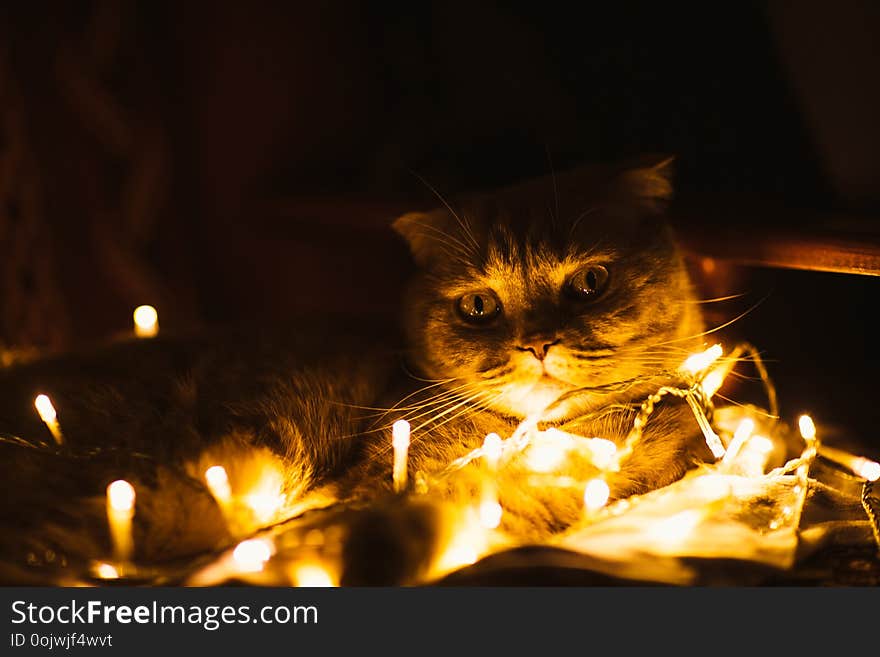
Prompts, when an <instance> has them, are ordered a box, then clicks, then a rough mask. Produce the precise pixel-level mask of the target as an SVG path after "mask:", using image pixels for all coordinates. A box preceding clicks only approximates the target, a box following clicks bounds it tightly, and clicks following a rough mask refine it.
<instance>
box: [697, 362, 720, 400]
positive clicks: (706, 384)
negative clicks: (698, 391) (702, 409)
mask: <svg viewBox="0 0 880 657" xmlns="http://www.w3.org/2000/svg"><path fill="white" fill-rule="evenodd" d="M722 383H724V372H722V371H721V369H720V368H719V369H714V370H712V371H711V372H709V373H708V374H707V375H706V376H705V377H703V381H702V382H701V383H700V385H701V386H702V388H703V392H705V393H706V396H707V397H709V398H711V397H712V396H713V395H714V394H715V393H716V392H718V389H719V388H720V387H721V384H722Z"/></svg>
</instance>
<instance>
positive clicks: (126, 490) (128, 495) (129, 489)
mask: <svg viewBox="0 0 880 657" xmlns="http://www.w3.org/2000/svg"><path fill="white" fill-rule="evenodd" d="M134 500H135V492H134V486H132V485H131V484H130V483H128V482H127V481H125V479H117V480H116V481H114V482H113V483H111V484H110V485H108V486H107V504H109V505H110V508H112V509H113V510H114V511H121V512H124V513H130V512H131V511H132V510H133V509H134Z"/></svg>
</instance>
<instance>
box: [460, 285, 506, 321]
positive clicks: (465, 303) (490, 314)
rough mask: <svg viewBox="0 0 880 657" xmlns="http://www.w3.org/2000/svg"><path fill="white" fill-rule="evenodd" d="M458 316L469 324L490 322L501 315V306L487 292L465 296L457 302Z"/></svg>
mask: <svg viewBox="0 0 880 657" xmlns="http://www.w3.org/2000/svg"><path fill="white" fill-rule="evenodd" d="M457 308H458V314H459V315H461V318H462V319H464V320H465V321H466V322H470V323H471V324H485V323H487V322H491V321H492V320H493V319H495V318H496V317H497V316H498V315H499V314H500V313H501V304H500V303H499V302H498V300H497V299H496V298H495V296H494V295H493V294H491V293H489V292H475V293H471V294H465V295H464V296H463V297H461V298H460V299H459V300H458V304H457Z"/></svg>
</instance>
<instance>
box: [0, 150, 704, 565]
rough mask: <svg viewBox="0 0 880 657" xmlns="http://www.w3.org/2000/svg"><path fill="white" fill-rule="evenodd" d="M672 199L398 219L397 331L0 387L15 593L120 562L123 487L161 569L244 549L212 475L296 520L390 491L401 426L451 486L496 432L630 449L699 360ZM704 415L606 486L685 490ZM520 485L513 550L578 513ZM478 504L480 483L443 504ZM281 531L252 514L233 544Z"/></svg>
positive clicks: (21, 376) (582, 185) (507, 498)
mask: <svg viewBox="0 0 880 657" xmlns="http://www.w3.org/2000/svg"><path fill="white" fill-rule="evenodd" d="M671 191H672V187H671V183H670V163H669V162H668V161H659V162H654V163H649V164H642V165H639V166H636V167H629V168H617V169H607V168H606V169H595V170H591V171H586V172H585V171H580V172H573V173H569V174H564V175H558V176H552V177H548V178H546V179H542V180H538V181H534V182H532V183H529V184H527V185H520V186H517V187H514V188H510V189H505V190H500V191H498V192H495V193H492V194H487V195H484V196H478V197H470V198H467V199H463V200H461V201H459V202H457V203H456V204H455V208H454V209H453V207H452V206H449V205H446V206H445V207H441V208H439V209H437V210H434V211H432V212H428V213H414V214H408V215H405V216H403V217H400V218H399V219H397V220H396V221H395V222H394V224H393V227H394V229H395V230H396V231H397V233H399V234H400V235H401V236H402V237H403V238H404V239H405V240H406V242H407V243H408V245H409V247H410V250H411V252H412V255H413V259H414V261H415V264H416V266H417V271H416V273H415V275H414V277H413V280H412V281H411V283H410V286H409V288H408V290H407V292H406V294H405V295H404V297H403V299H402V300H401V304H400V307H401V318H400V321H399V323H397V322H394V321H391V322H389V324H388V325H386V326H378V325H377V326H367V325H362V324H359V325H357V326H355V327H353V328H350V329H349V330H348V331H345V330H342V329H341V328H340V327H339V326H338V325H336V326H333V325H330V326H320V325H317V324H315V325H313V326H311V327H306V326H304V325H300V326H297V327H295V328H293V329H291V330H290V331H289V332H287V333H286V334H285V333H282V335H281V336H280V337H279V336H278V335H277V334H276V335H272V336H269V335H265V334H263V333H262V332H254V331H247V332H245V333H243V334H234V335H231V336H230V335H227V336H225V337H212V336H202V337H200V338H195V339H190V340H184V339H177V340H165V339H159V340H150V341H137V342H134V343H124V344H117V345H113V346H111V347H107V348H103V349H100V350H98V351H97V352H93V353H88V354H79V355H70V356H65V357H63V358H57V359H51V360H44V361H38V362H35V363H31V364H29V365H25V366H20V367H16V368H13V369H9V370H7V371H4V372H2V374H0V392H2V399H0V434H2V435H3V436H4V440H2V441H0V451H2V459H0V499H2V510H0V511H2V513H0V536H2V538H0V559H2V563H3V566H2V567H3V571H2V572H0V577H2V578H3V579H4V580H5V581H7V582H11V581H39V580H40V577H43V576H48V575H51V574H52V573H56V574H57V573H58V572H59V571H61V572H65V569H76V568H83V567H84V566H85V565H86V564H87V563H88V561H89V559H91V558H94V557H95V555H101V554H107V553H108V545H109V539H108V534H107V529H106V521H105V518H104V498H103V493H104V489H105V487H106V485H107V483H108V482H109V481H112V480H113V479H117V478H121V477H124V478H126V479H129V480H130V481H132V482H133V483H134V484H135V486H136V489H137V491H138V506H137V515H136V517H135V545H136V546H137V554H136V558H137V560H138V561H140V562H142V563H158V562H169V561H171V560H174V559H185V558H189V557H191V556H193V555H197V554H200V553H202V552H205V551H207V550H212V549H216V548H218V547H221V546H224V545H227V544H229V542H230V541H231V540H232V533H234V529H230V528H228V527H227V526H226V524H225V523H224V522H223V519H222V516H221V514H220V511H219V509H218V506H217V504H216V503H215V502H214V499H213V498H212V497H211V495H210V494H209V492H208V490H207V488H206V487H205V485H204V483H203V480H202V473H203V472H204V471H205V468H207V467H208V466H210V465H213V464H216V463H222V464H224V465H225V466H226V468H227V470H228V471H229V476H230V481H231V484H232V487H233V492H234V493H236V494H238V495H247V494H249V491H250V492H251V493H252V492H253V491H252V490H251V488H252V487H254V486H256V487H259V486H264V487H265V486H266V485H268V486H269V489H268V490H260V491H257V493H258V494H266V495H270V496H281V497H282V498H283V500H285V503H284V506H283V513H284V514H286V515H289V514H291V513H297V512H300V511H303V510H305V509H307V508H311V507H315V506H321V505H326V504H330V503H332V502H335V501H348V502H353V503H359V504H362V503H368V502H369V501H370V500H374V499H376V498H379V497H381V496H384V495H389V494H390V493H391V479H392V478H391V464H392V460H391V449H390V426H391V424H392V423H393V422H394V421H395V420H397V419H400V418H405V419H408V420H409V421H410V423H411V426H412V429H413V433H412V437H413V442H412V445H411V448H410V469H411V471H412V472H414V473H415V472H423V473H434V472H437V471H439V470H441V469H442V468H443V467H444V466H446V465H447V464H448V463H449V462H451V461H453V460H454V459H456V458H458V457H460V456H462V455H464V454H466V453H467V452H468V451H470V450H471V449H474V448H476V447H478V446H479V445H480V444H481V442H482V439H483V437H484V436H485V435H486V434H487V433H489V432H496V433H498V434H500V435H501V436H509V435H510V434H511V433H512V432H513V430H514V429H515V427H516V426H517V425H518V424H519V423H520V421H521V420H523V419H524V418H525V417H526V416H531V417H539V416H540V420H541V422H542V423H543V425H544V426H558V427H560V428H563V429H565V430H567V431H571V432H572V433H576V434H579V435H584V436H601V437H604V438H607V439H610V440H614V441H617V442H620V441H622V440H623V438H624V437H625V436H626V434H627V432H628V430H629V429H630V427H631V426H632V420H633V417H634V414H635V412H636V409H637V407H638V403H639V402H640V401H641V400H642V399H643V398H644V397H645V396H647V395H648V394H650V393H651V392H653V391H655V390H656V389H657V388H658V387H660V386H661V385H663V384H664V383H666V382H668V381H669V380H670V377H671V376H673V374H672V373H673V372H674V371H675V370H676V368H677V367H678V366H679V365H680V363H681V362H682V360H683V358H684V357H685V356H686V355H687V354H688V353H691V352H693V351H694V350H696V349H698V348H700V346H701V345H702V342H701V338H700V335H701V332H702V329H703V325H702V319H701V317H700V314H699V310H698V308H699V306H698V305H697V304H695V303H694V294H693V291H692V285H691V282H690V280H689V279H688V276H687V273H686V270H685V266H684V263H683V260H682V257H681V254H680V252H679V250H678V248H677V247H676V244H675V241H674V239H673V236H672V235H671V233H670V231H669V229H668V228H667V227H666V225H665V223H664V221H663V212H664V209H665V206H666V202H667V201H668V199H669V198H670V195H671ZM398 327H399V328H398ZM38 393H47V394H49V395H50V397H51V398H52V399H53V401H54V402H55V405H56V407H57V408H58V411H59V420H60V421H61V426H62V428H63V432H64V435H63V438H64V445H63V446H62V447H61V448H58V449H55V448H52V447H42V448H34V447H33V445H37V444H39V443H42V444H44V445H47V446H51V444H52V438H51V436H50V435H49V434H48V432H47V430H46V427H45V426H44V425H43V424H42V423H41V422H40V420H39V418H38V417H37V416H36V414H35V413H33V411H32V408H33V407H32V403H33V399H34V396H35V395H36V394H38ZM689 413H690V412H689V411H688V410H687V408H686V407H684V406H683V405H682V404H680V403H677V402H675V401H664V402H663V403H661V404H660V405H658V411H657V413H656V414H655V416H654V417H653V418H652V421H651V423H649V425H648V426H647V429H646V433H645V438H644V440H643V441H642V443H641V444H640V447H639V450H638V452H637V453H636V454H634V456H633V457H632V458H631V459H629V460H628V461H627V462H626V465H625V467H624V468H623V469H622V471H621V472H619V473H616V474H615V475H614V476H613V477H612V478H611V479H609V481H608V483H609V485H610V488H611V494H612V497H613V498H619V497H623V496H627V495H630V494H633V493H637V492H643V491H646V490H650V489H653V488H656V487H659V486H663V485H666V484H668V483H671V482H672V481H674V480H676V479H677V478H679V477H681V476H682V475H683V474H684V472H685V470H686V469H687V468H688V467H689V466H690V465H692V464H693V463H694V462H695V461H697V460H699V459H700V458H704V457H705V456H706V455H707V452H706V450H705V446H704V445H703V443H702V441H701V440H700V434H699V431H698V430H697V429H696V425H695V424H694V422H693V418H692V416H690V414H689ZM524 477H525V473H524V472H522V471H518V470H517V469H516V468H512V469H510V470H509V471H508V470H505V471H504V473H503V475H502V476H501V478H500V479H499V481H498V489H499V495H500V499H501V503H502V505H503V507H504V509H505V515H504V521H503V523H504V524H503V525H502V528H503V529H504V530H506V531H507V532H508V533H509V534H510V535H511V536H514V537H516V538H517V539H519V540H541V539H542V538H546V537H547V536H549V535H551V534H553V533H554V532H557V531H560V530H562V529H564V528H565V527H567V526H568V525H569V524H570V523H572V522H573V521H575V520H576V519H577V518H578V517H579V514H580V513H581V508H582V500H581V491H573V492H571V493H570V494H569V493H560V492H559V491H541V490H536V489H534V488H529V487H527V486H524V485H523V480H524V479H523V478H524ZM266 482H269V483H268V484H267V483H266ZM471 493H473V490H469V484H468V483H467V482H465V483H459V484H456V485H450V486H449V487H447V488H445V489H442V490H439V491H438V493H437V494H438V496H439V498H446V499H454V498H455V497H456V496H459V495H469V494H471ZM419 505H421V506H425V503H424V501H422V502H418V503H414V506H411V507H410V508H411V509H415V508H420V507H419ZM428 506H430V505H428ZM365 513H366V515H364V516H363V518H362V519H361V520H358V521H356V522H355V524H356V525H358V526H359V527H360V528H361V529H362V530H363V531H362V534H363V535H365V536H369V535H370V533H371V532H373V531H375V530H376V527H380V526H384V525H387V524H388V522H389V521H388V517H387V516H386V517H385V518H380V517H379V516H377V515H376V513H375V511H373V512H369V511H368V512H365ZM379 515H381V514H379ZM416 515H418V514H416ZM402 518H404V520H402V521H401V522H410V523H411V524H413V526H416V527H418V522H414V521H413V517H412V514H410V515H407V514H406V513H404V515H403V516H402ZM276 519H278V518H277V515H276V516H272V517H268V516H267V517H260V515H259V513H256V515H255V517H253V518H250V519H247V518H245V519H244V520H243V521H242V522H244V523H245V525H247V526H245V527H240V528H239V529H240V530H243V531H248V530H252V529H255V528H257V527H259V526H261V525H264V524H266V523H267V522H271V521H272V520H276ZM395 522H396V521H394V522H391V524H392V525H393V524H395ZM394 531H396V529H395V530H393V531H392V532H391V533H392V534H393V533H394ZM404 533H405V532H404ZM352 535H353V536H355V537H357V536H358V532H353V534H352ZM401 540H409V539H406V538H404V539H401ZM358 546H360V547H358ZM361 548H362V550H361V551H363V552H365V553H368V552H369V541H368V540H367V541H361V542H360V543H359V542H358V540H357V538H354V539H352V540H351V542H350V546H349V548H348V552H349V553H350V554H354V553H355V552H357V551H358V550H360V549H361ZM355 557H356V555H355ZM355 557H353V561H356V558H355ZM414 560H415V561H418V560H419V557H418V555H416V557H414ZM355 572H356V571H355V570H351V571H350V576H349V577H348V581H351V582H358V581H360V580H359V578H358V577H357V576H356V575H354V574H351V573H355ZM386 575H387V581H386V583H393V581H399V580H405V579H406V574H405V573H402V572H395V573H387V574H386ZM386 575H383V576H386ZM375 577H376V576H375V574H374V578H375ZM344 581H345V579H344Z"/></svg>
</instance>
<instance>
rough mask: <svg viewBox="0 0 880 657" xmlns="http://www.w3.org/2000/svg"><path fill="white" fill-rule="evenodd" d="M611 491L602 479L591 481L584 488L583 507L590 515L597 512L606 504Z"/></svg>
mask: <svg viewBox="0 0 880 657" xmlns="http://www.w3.org/2000/svg"><path fill="white" fill-rule="evenodd" d="M610 495H611V489H609V488H608V484H607V483H605V481H604V480H603V479H591V480H590V481H588V482H587V485H586V487H585V488H584V507H585V508H586V510H587V511H589V512H590V513H593V512H595V511H598V510H599V509H601V508H602V507H603V506H605V505H606V504H607V503H608V497H609V496H610Z"/></svg>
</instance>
